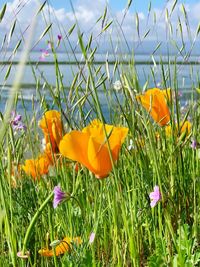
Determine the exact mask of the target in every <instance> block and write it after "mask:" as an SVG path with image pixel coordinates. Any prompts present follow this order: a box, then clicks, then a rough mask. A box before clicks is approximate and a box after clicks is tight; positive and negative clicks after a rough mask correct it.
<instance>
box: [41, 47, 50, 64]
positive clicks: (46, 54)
mask: <svg viewBox="0 0 200 267" xmlns="http://www.w3.org/2000/svg"><path fill="white" fill-rule="evenodd" d="M40 51H41V52H42V54H41V56H40V57H39V60H40V61H44V60H45V59H46V57H48V56H49V52H48V50H47V49H40Z"/></svg>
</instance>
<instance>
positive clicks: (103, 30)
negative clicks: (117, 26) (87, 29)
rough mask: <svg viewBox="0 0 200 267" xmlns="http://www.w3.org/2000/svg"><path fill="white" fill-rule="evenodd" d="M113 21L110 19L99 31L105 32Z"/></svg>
mask: <svg viewBox="0 0 200 267" xmlns="http://www.w3.org/2000/svg"><path fill="white" fill-rule="evenodd" d="M112 23H113V20H111V21H110V22H109V23H108V24H106V26H105V27H104V28H103V29H102V31H101V32H105V31H106V30H107V29H108V28H109V27H110V25H111V24H112Z"/></svg>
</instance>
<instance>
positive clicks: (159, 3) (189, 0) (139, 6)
mask: <svg viewBox="0 0 200 267" xmlns="http://www.w3.org/2000/svg"><path fill="white" fill-rule="evenodd" d="M20 1H21V2H26V1H27V0H19V2H20ZM29 1H31V0H29ZM92 1H95V0H92ZM6 2H12V1H4V0H0V5H1V6H2V5H3V4H5V3H6ZM40 2H42V1H41V0H40ZM77 2H79V3H84V0H72V3H73V4H74V5H76V4H77ZM149 2H150V0H133V1H132V5H131V9H130V10H132V11H137V12H143V13H147V10H148V5H149ZM167 2H168V1H167V0H151V5H152V7H154V8H163V7H164V6H165V4H166V3H167ZM178 2H180V3H184V4H195V3H199V2H200V1H199V0H182V1H178ZM49 3H51V4H52V6H53V7H55V8H56V9H58V8H64V9H66V11H69V10H71V6H70V1H69V0H49ZM127 3H128V0H109V6H110V8H111V10H113V11H120V10H122V9H124V8H125V7H126V5H127Z"/></svg>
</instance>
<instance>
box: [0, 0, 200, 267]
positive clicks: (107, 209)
mask: <svg viewBox="0 0 200 267" xmlns="http://www.w3.org/2000/svg"><path fill="white" fill-rule="evenodd" d="M131 4H132V5H133V4H134V3H132V1H129V2H128V5H127V9H126V10H125V13H124V18H125V17H126V15H127V12H128V10H129V8H130V6H131ZM176 5H177V1H174V5H172V7H171V10H167V9H166V8H163V12H166V18H167V19H166V30H167V42H168V44H170V43H172V44H173V45H174V46H175V47H176V48H177V55H175V56H174V57H173V59H172V58H171V57H170V50H169V53H168V57H167V60H166V59H164V60H163V58H162V55H160V59H159V60H158V59H157V60H155V56H156V51H157V50H158V49H159V46H160V43H159V42H158V44H157V46H156V47H155V50H154V52H153V53H152V55H151V56H152V62H153V64H152V66H151V68H150V72H149V73H146V72H145V69H144V70H143V72H144V77H145V83H144V84H142V83H141V81H140V79H139V77H138V73H137V72H138V69H139V67H138V66H137V62H135V60H134V51H132V48H131V47H130V44H129V43H128V41H127V37H126V36H125V35H124V32H123V27H122V26H123V21H122V22H120V21H118V20H117V19H116V18H115V17H114V16H113V17H111V15H110V14H111V12H110V8H109V6H107V7H106V8H105V10H104V11H103V13H102V16H101V17H100V18H99V20H98V21H97V22H96V24H97V25H98V23H99V24H101V27H100V32H99V35H98V36H93V33H92V32H91V33H89V34H87V33H82V31H81V27H80V25H79V23H78V22H76V23H75V24H74V25H72V27H71V28H69V29H65V28H64V27H63V26H62V25H60V24H59V22H58V20H56V17H55V14H54V13H51V14H50V17H45V14H46V13H45V12H44V13H43V11H44V8H47V9H48V8H49V6H48V3H47V2H45V4H44V5H43V4H42V5H40V6H39V7H38V9H37V11H36V17H37V16H40V15H42V16H43V17H44V19H45V20H46V26H45V29H41V32H42V33H41V35H40V37H39V38H38V39H37V40H34V42H33V44H32V47H33V48H34V47H35V46H37V45H38V44H40V42H41V41H42V40H50V42H51V49H50V50H49V53H50V54H51V57H52V58H53V66H54V71H53V75H54V84H51V82H49V80H48V77H47V76H45V72H44V68H43V67H42V66H43V64H44V63H43V64H41V62H39V61H38V62H35V63H33V62H32V60H31V59H30V60H26V64H27V65H28V66H29V68H31V73H32V75H33V76H34V79H35V88H34V95H33V97H32V99H31V100H32V101H31V102H29V106H28V108H29V110H27V101H26V100H25V97H24V94H23V86H24V85H23V84H22V89H21V91H20V90H18V89H19V88H18V87H19V85H20V83H22V79H21V78H20V81H18V85H17V89H16V88H12V89H11V90H10V92H11V93H13V92H14V93H16V95H15V97H14V98H12V101H10V102H9V99H8V103H9V104H8V105H6V106H5V111H3V112H2V113H1V125H2V127H3V126H4V127H6V128H2V130H1V133H0V134H1V135H0V136H1V137H2V138H1V140H2V141H1V146H0V153H1V160H0V173H1V176H0V199H1V202H0V240H1V242H0V243H1V245H0V266H11V265H12V266H41V267H42V266H150V267H153V266H174V267H175V266H191V267H192V266H199V264H200V263H199V262H200V249H199V243H200V235H199V233H200V232H199V231H200V226H199V221H200V215H199V210H200V207H199V203H200V183H199V173H200V166H199V148H198V146H197V148H195V149H192V148H191V140H192V138H194V139H195V140H197V142H198V141H200V140H199V138H200V136H199V117H200V109H199V77H198V73H195V68H194V70H193V66H194V65H193V64H191V68H190V70H191V71H190V74H189V75H190V76H191V78H190V80H191V84H190V88H189V89H190V94H187V92H183V96H180V95H179V93H180V79H179V75H180V74H181V71H182V69H183V65H181V64H177V63H176V61H177V60H178V55H179V56H180V55H181V57H182V59H183V62H185V61H186V60H188V59H189V58H190V55H191V52H192V49H193V46H194V44H195V42H196V39H197V36H198V34H199V30H198V29H197V32H196V35H195V36H192V35H191V32H190V27H189V22H188V16H187V12H186V10H185V8H184V6H182V11H183V15H184V20H180V18H179V29H178V35H179V36H180V38H181V47H179V42H176V36H175V38H174V33H173V28H172V24H171V21H170V18H171V16H172V14H173V12H174V10H175V8H176ZM22 8H23V7H22ZM109 12H110V13H109ZM74 15H75V14H74ZM5 16H6V6H4V8H3V9H2V10H1V13H0V22H1V21H2V20H3V19H4V18H5ZM148 16H153V10H152V8H151V5H149V14H148ZM124 18H123V20H124ZM135 18H136V20H135V25H134V27H135V28H136V32H137V35H138V38H137V40H138V42H137V46H136V49H137V47H138V46H141V45H142V44H143V42H145V40H146V38H147V37H148V36H149V35H150V34H151V31H152V30H155V27H156V20H155V25H153V26H152V28H151V29H148V28H147V29H145V31H143V29H141V28H140V19H139V17H138V14H136V16H135ZM157 19H159V18H157ZM51 20H52V21H51ZM16 23H17V24H18V23H19V22H18V21H16ZM182 24H185V25H186V26H187V31H188V36H189V38H190V41H191V49H190V50H189V51H188V50H186V49H185V41H184V36H183V32H182V31H183V30H182ZM51 25H53V26H51ZM19 26H20V25H19ZM27 26H28V25H27ZM95 26H96V25H94V27H95ZM54 27H56V28H57V29H59V32H60V33H61V34H62V37H63V38H62V40H61V42H62V45H63V47H64V49H65V55H66V56H67V57H68V58H69V60H70V57H71V55H72V57H73V61H74V62H75V63H76V68H73V65H70V68H71V70H72V73H73V79H72V82H71V83H70V85H69V84H65V81H66V79H65V77H66V76H67V74H65V73H63V68H61V66H62V65H61V64H60V63H59V59H58V53H59V45H58V44H57V39H56V40H55V30H54V29H53V28H54ZM111 27H113V29H115V30H116V32H117V33H118V38H119V40H117V42H118V47H119V48H118V50H117V53H115V42H114V41H113V40H112V36H113V35H112V34H109V30H110V29H111ZM15 30H16V29H15V27H12V28H11V29H10V38H11V39H12V38H13V36H14V34H15ZM75 32H76V35H77V45H76V46H77V48H79V51H80V52H81V55H82V59H81V60H79V59H77V53H76V50H75V48H74V47H73V42H72V41H71V39H70V38H71V37H72V34H74V33H75ZM6 38H7V37H5V38H4V42H3V47H4V51H6V49H5V46H6V40H7V39H6ZM104 38H107V39H106V40H108V39H110V41H109V44H110V47H111V49H112V50H111V51H112V53H113V55H114V56H113V57H114V62H112V64H110V63H109V57H108V58H104V56H103V55H102V58H101V60H100V62H99V63H98V65H97V64H96V63H95V57H96V56H97V55H98V52H99V49H100V46H101V43H103V42H104V40H105V39H104ZM122 41H123V44H124V43H125V44H126V45H127V47H128V51H129V52H130V53H131V54H129V55H124V54H123V53H122V51H121V49H122V47H121V46H120V42H122ZM23 42H25V43H26V40H24V36H23V31H22V32H21V36H20V38H19V40H17V42H16V45H15V48H14V50H13V55H15V54H16V52H17V51H18V50H19V48H20V47H21V43H23ZM28 52H29V50H27V49H25V53H28ZM0 53H3V50H1V52H0ZM5 53H6V52H5ZM30 56H31V53H30ZM171 60H172V61H173V64H171ZM124 61H126V64H124V63H123V62H124ZM164 61H165V62H164ZM14 62H15V59H14V58H11V59H10V60H9V66H7V63H6V62H5V64H2V66H1V71H2V70H3V69H5V68H8V69H7V71H6V74H5V79H4V84H2V93H3V88H4V87H5V86H6V85H7V84H8V85H9V77H10V75H11V74H12V73H14V72H15V69H14ZM68 63H69V62H68ZM113 63H114V64H113ZM24 64H25V63H22V65H23V67H25V65H24ZM144 65H145V64H144ZM158 73H159V75H158ZM22 74H23V70H21V71H19V72H18V73H17V77H20V75H22ZM158 77H159V81H160V86H161V87H162V88H168V87H170V88H171V97H172V101H171V102H169V103H168V104H169V107H170V111H171V120H170V125H171V128H172V135H171V136H170V137H168V136H167V135H166V131H165V127H160V126H158V125H157V124H156V123H155V122H154V121H153V120H152V119H151V117H150V115H149V114H148V112H146V111H145V110H144V109H143V108H142V107H141V105H140V104H139V103H138V102H137V101H136V95H138V94H139V93H141V92H142V91H144V90H147V89H148V88H149V87H150V86H152V84H153V85H155V86H156V84H157V82H158ZM118 79H119V80H120V81H121V84H122V89H121V90H120V91H116V90H115V89H114V86H113V83H114V82H115V81H116V80H118ZM13 90H14V91H13ZM184 97H186V98H187V105H185V106H184V108H183V103H185V102H186V101H185V99H184ZM36 100H37V101H36ZM19 107H21V108H20V112H21V113H22V114H23V121H24V122H25V124H26V127H27V130H26V131H18V132H15V131H14V130H13V128H12V126H11V124H10V123H9V116H10V111H11V110H19ZM51 109H56V110H58V111H60V113H61V114H62V121H63V125H64V131H65V133H67V132H69V131H71V130H73V129H77V130H80V129H82V128H83V127H85V126H86V125H87V124H88V123H89V122H90V121H92V120H93V119H94V118H99V119H100V120H101V121H102V122H103V123H108V122H109V123H111V124H113V125H121V126H122V125H123V126H126V127H128V128H129V134H128V137H127V139H126V142H125V143H124V145H123V147H122V149H121V153H120V157H119V160H118V162H117V164H115V165H114V166H113V167H114V168H113V171H112V172H111V173H110V174H109V176H108V177H107V178H105V179H103V180H98V179H96V178H95V177H94V175H93V174H92V173H91V172H89V171H88V170H87V169H86V168H84V167H81V166H79V168H78V171H76V170H75V169H76V168H75V167H76V163H74V162H71V161H69V160H68V159H64V158H63V159H62V164H57V165H56V166H53V167H51V168H50V170H49V173H48V174H47V175H44V176H43V177H41V179H40V180H36V181H34V180H33V179H32V178H31V177H30V176H28V175H26V174H25V173H24V172H23V171H22V170H21V168H19V167H18V166H21V165H23V164H24V161H25V160H26V159H27V158H36V157H37V155H38V154H39V153H40V151H41V150H42V148H41V140H42V132H41V129H39V127H38V120H39V119H40V118H41V117H42V115H43V114H44V113H45V112H46V111H47V110H51ZM22 111H23V112H22ZM186 120H190V122H191V123H192V129H191V132H190V133H188V134H185V135H184V136H183V135H181V134H180V131H181V125H182V124H183V122H184V121H186ZM176 123H177V124H178V131H179V132H178V134H177V131H176V129H175V127H176V126H175V124H176ZM5 129H6V131H5ZM130 140H132V142H133V144H132V149H130V150H129V149H128V146H129V142H130ZM58 184H59V185H60V187H61V188H62V190H63V191H65V192H67V193H69V194H71V195H72V196H73V198H70V199H69V200H68V201H65V202H63V203H62V204H60V205H59V206H58V207H57V208H56V209H53V206H52V201H53V194H52V191H53V188H54V186H56V185H58ZM155 185H158V186H159V188H160V191H161V195H162V201H160V202H159V203H158V204H157V205H156V207H154V208H151V207H150V199H149V194H150V192H152V191H153V188H154V186H155ZM92 232H93V233H95V240H94V242H93V243H91V244H90V242H89V237H90V234H91V233H92ZM65 236H69V237H76V236H80V237H81V239H82V244H81V245H76V244H73V248H72V249H71V251H70V253H65V254H64V255H62V256H59V257H56V256H54V257H49V258H46V257H43V256H41V255H40V254H38V251H39V250H40V249H41V248H45V247H49V245H50V243H52V242H53V241H55V240H62V239H63V238H64V237H65ZM19 251H21V252H22V254H24V253H26V251H29V252H30V256H29V257H28V258H27V259H22V258H20V257H17V252H19Z"/></svg>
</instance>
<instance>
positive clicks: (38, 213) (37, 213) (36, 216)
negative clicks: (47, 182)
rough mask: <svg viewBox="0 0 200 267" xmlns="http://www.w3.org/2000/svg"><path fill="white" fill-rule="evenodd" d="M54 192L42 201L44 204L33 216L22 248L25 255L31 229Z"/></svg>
mask: <svg viewBox="0 0 200 267" xmlns="http://www.w3.org/2000/svg"><path fill="white" fill-rule="evenodd" d="M53 195H54V193H53V192H51V194H50V195H49V196H48V197H47V198H46V200H45V201H44V202H43V203H42V205H41V206H40V207H39V209H38V210H37V212H36V213H35V215H34V216H33V218H32V220H31V222H30V224H29V227H28V229H27V231H26V235H25V238H24V242H23V248H22V255H24V253H25V251H26V245H27V242H28V239H29V236H30V233H31V230H32V228H33V226H34V225H35V222H36V221H37V218H38V217H39V215H40V214H41V212H42V211H43V209H44V208H45V206H46V205H47V204H48V202H49V200H50V199H51V198H52V197H53Z"/></svg>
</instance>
